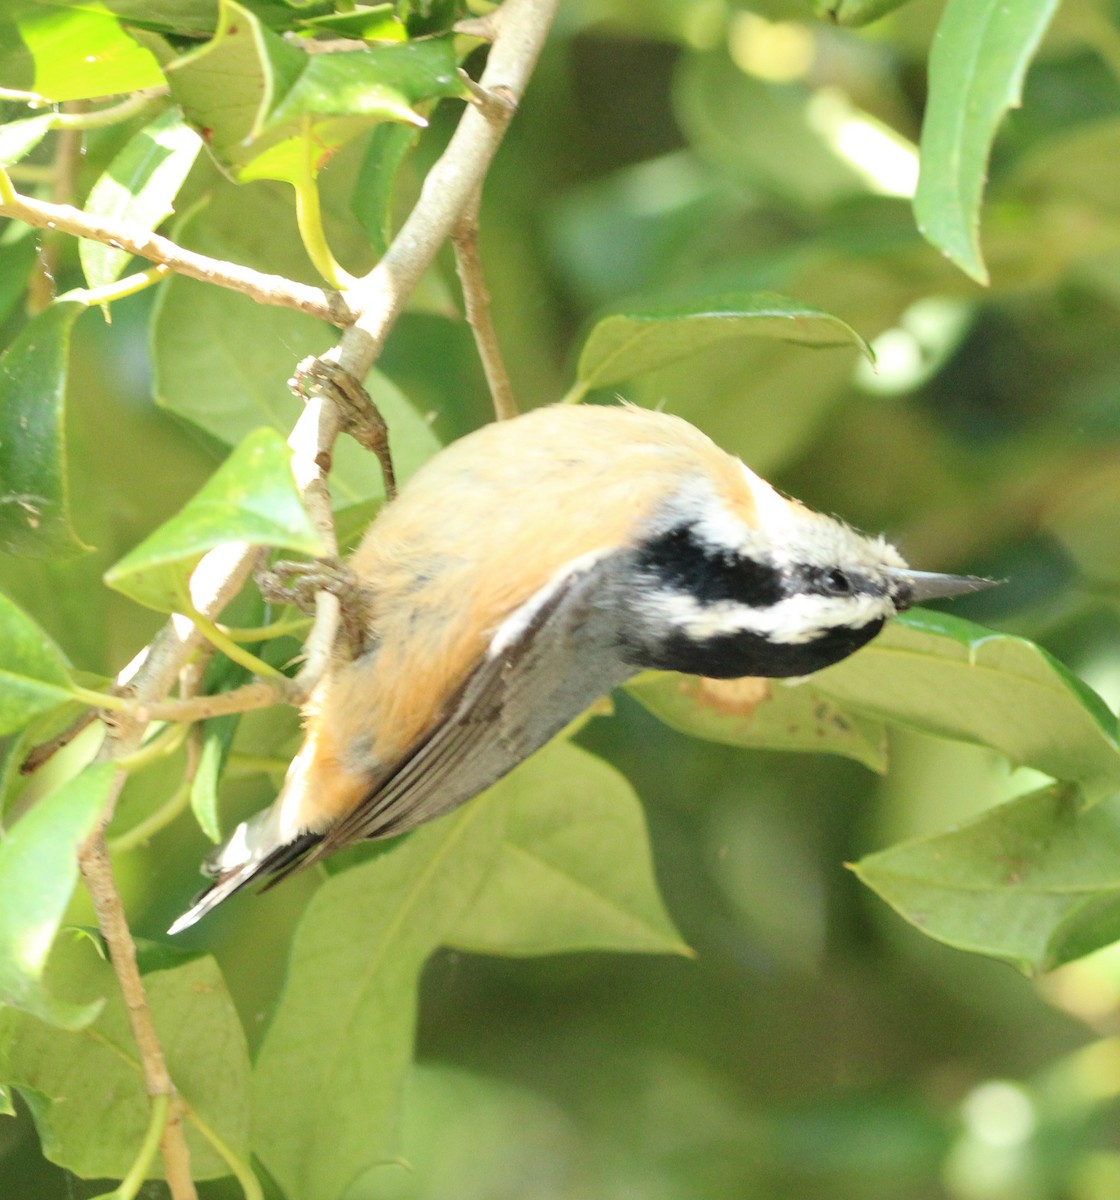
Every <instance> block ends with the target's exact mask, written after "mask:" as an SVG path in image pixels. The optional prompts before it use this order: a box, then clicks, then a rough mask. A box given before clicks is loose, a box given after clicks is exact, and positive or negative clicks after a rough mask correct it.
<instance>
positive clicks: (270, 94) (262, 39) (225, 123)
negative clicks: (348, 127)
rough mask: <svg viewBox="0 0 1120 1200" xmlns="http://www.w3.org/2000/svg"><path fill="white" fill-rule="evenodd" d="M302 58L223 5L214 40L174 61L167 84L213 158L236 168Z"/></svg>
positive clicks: (225, 1) (227, 1)
mask: <svg viewBox="0 0 1120 1200" xmlns="http://www.w3.org/2000/svg"><path fill="white" fill-rule="evenodd" d="M306 59H307V55H305V54H304V53H303V51H302V50H300V49H298V48H297V47H296V46H290V45H289V44H288V43H287V42H285V41H284V39H283V38H282V37H280V36H278V35H277V34H274V33H272V32H271V31H270V30H268V29H266V28H265V27H264V26H263V25H262V24H261V23H260V21H258V20H257V18H256V17H255V16H254V15H253V14H252V13H251V12H249V11H248V10H247V9H245V8H242V7H241V6H240V5H239V4H235V3H233V0H221V3H220V5H219V14H218V28H217V30H216V32H215V34H214V37H213V40H211V41H209V42H207V43H206V44H205V45H203V46H200V47H199V48H198V49H197V50H193V51H191V52H190V53H189V54H185V55H184V56H183V57H182V58H179V59H177V60H176V61H175V62H173V63H172V64H171V65H170V66H169V68H168V82H169V83H170V85H171V95H172V97H173V98H174V99H175V101H176V102H177V103H178V104H179V105H180V106H181V108H182V110H183V114H184V116H185V117H186V119H187V120H188V121H189V122H190V123H191V124H192V125H194V126H195V128H196V129H197V130H198V131H199V132H200V133H201V134H202V137H203V139H204V140H205V142H206V144H207V146H208V147H209V149H210V151H211V153H212V154H213V155H214V157H215V159H216V160H217V161H218V162H219V163H221V164H223V165H224V166H227V167H236V166H239V165H243V164H244V163H245V162H247V161H248V160H249V159H250V158H252V157H253V150H252V141H253V139H254V138H256V137H258V136H259V134H260V131H261V128H262V126H263V124H264V121H265V119H266V117H267V116H268V113H269V112H270V111H271V109H272V108H273V106H274V105H275V104H276V102H277V100H278V98H279V97H280V96H283V95H284V94H285V93H286V92H287V90H288V88H289V87H291V85H292V83H294V82H295V80H296V79H297V78H298V77H299V73H300V71H301V70H302V69H303V66H304V64H305V62H306Z"/></svg>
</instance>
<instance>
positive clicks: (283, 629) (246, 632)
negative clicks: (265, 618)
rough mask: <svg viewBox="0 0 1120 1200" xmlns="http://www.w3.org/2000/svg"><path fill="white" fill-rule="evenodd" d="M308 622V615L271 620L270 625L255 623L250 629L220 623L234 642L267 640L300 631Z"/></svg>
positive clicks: (309, 622) (309, 620)
mask: <svg viewBox="0 0 1120 1200" xmlns="http://www.w3.org/2000/svg"><path fill="white" fill-rule="evenodd" d="M310 624H311V618H310V617H289V618H287V619H286V620H282V621H273V622H272V623H271V624H270V625H257V626H256V627H254V628H252V629H239V628H237V627H236V626H231V625H222V626H221V629H222V630H223V632H224V633H225V635H226V636H227V637H231V638H233V640H234V641H235V642H267V641H269V640H270V639H272V638H278V637H286V636H287V635H288V634H289V633H300V632H301V631H302V630H304V629H306V628H307V627H308V626H309V625H310Z"/></svg>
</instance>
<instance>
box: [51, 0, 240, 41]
mask: <svg viewBox="0 0 1120 1200" xmlns="http://www.w3.org/2000/svg"><path fill="white" fill-rule="evenodd" d="M51 2H52V3H53V4H55V5H59V6H64V7H67V8H83V9H87V10H91V11H94V12H111V13H113V15H114V16H116V17H119V18H120V19H121V21H123V22H124V24H126V25H128V26H131V27H136V28H139V29H150V30H153V31H155V32H158V33H170V34H175V35H176V36H179V37H190V38H198V37H205V36H208V35H210V34H212V33H213V32H214V28H215V26H216V25H217V23H218V0H51Z"/></svg>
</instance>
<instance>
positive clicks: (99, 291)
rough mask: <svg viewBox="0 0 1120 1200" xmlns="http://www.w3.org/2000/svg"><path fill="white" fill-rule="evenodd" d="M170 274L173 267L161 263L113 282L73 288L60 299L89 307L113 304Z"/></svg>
mask: <svg viewBox="0 0 1120 1200" xmlns="http://www.w3.org/2000/svg"><path fill="white" fill-rule="evenodd" d="M170 274H171V268H170V267H169V266H168V265H167V264H166V263H161V264H159V265H158V266H155V267H149V268H148V269H147V270H146V271H137V272H136V273H135V274H133V275H126V276H125V277H124V279H118V280H116V281H115V282H113V283H105V284H102V285H101V287H95V288H72V289H71V290H70V291H68V292H64V293H63V294H62V295H61V296H59V300H73V301H75V302H76V303H78V304H84V305H85V306H86V307H87V308H94V307H96V306H97V305H99V304H111V303H112V302H113V301H114V300H123V299H124V298H125V296H134V295H135V294H136V293H137V292H142V291H144V289H145V288H150V287H151V286H152V285H153V284H155V283H159V281H160V280H161V279H166V278H167V276H168V275H170Z"/></svg>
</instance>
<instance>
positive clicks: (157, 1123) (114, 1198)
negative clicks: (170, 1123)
mask: <svg viewBox="0 0 1120 1200" xmlns="http://www.w3.org/2000/svg"><path fill="white" fill-rule="evenodd" d="M170 1111H171V1097H170V1096H168V1095H166V1094H164V1095H161V1096H153V1097H152V1110H151V1113H150V1114H149V1117H148V1131H147V1133H145V1134H144V1140H143V1142H141V1143H140V1151H139V1153H138V1154H137V1155H136V1160H135V1161H134V1162H133V1164H132V1166H131V1167H129V1169H128V1174H127V1175H126V1176H125V1177H124V1178H123V1179H122V1180H121V1181H120V1183H119V1185H118V1186H117V1187H116V1188H115V1189H114V1190H113V1191H111V1192H105V1193H103V1194H102V1195H101V1196H98V1197H96V1200H135V1197H136V1195H137V1193H138V1192H139V1191H140V1189H141V1188H142V1187H143V1186H144V1180H145V1179H147V1177H148V1171H149V1169H150V1168H151V1165H152V1161H153V1160H154V1158H155V1156H156V1152H157V1151H158V1150H159V1142H160V1138H162V1137H163V1131H164V1128H165V1127H166V1125H167V1117H168V1114H169V1113H170Z"/></svg>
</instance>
